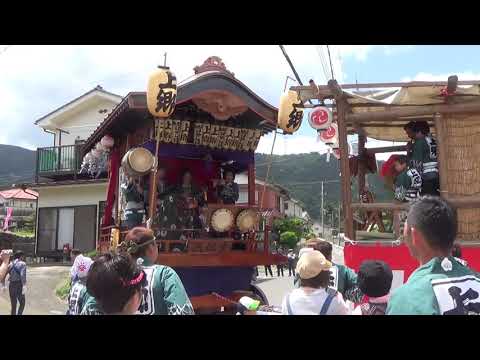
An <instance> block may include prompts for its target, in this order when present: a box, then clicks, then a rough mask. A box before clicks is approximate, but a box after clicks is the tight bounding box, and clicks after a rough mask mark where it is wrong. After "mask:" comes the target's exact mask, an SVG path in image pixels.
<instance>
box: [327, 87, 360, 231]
mask: <svg viewBox="0 0 480 360" xmlns="http://www.w3.org/2000/svg"><path fill="white" fill-rule="evenodd" d="M328 85H329V87H330V89H331V91H332V93H334V94H335V95H336V98H335V102H336V105H337V114H338V118H337V122H338V141H339V146H340V167H341V170H340V171H341V173H342V176H341V182H342V202H343V212H344V224H345V225H344V227H345V230H344V231H345V235H346V237H347V238H349V239H352V240H355V233H354V231H353V213H352V209H351V207H350V204H351V202H352V188H351V185H350V184H351V178H350V166H349V158H348V143H347V124H346V121H345V119H346V112H347V107H348V104H347V102H346V101H345V99H344V98H343V92H342V90H341V89H340V88H339V87H338V83H337V81H336V80H330V81H329V82H328Z"/></svg>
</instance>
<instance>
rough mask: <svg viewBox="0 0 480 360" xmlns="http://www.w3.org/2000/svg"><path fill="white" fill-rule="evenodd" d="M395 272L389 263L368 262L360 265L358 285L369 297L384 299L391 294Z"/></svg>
mask: <svg viewBox="0 0 480 360" xmlns="http://www.w3.org/2000/svg"><path fill="white" fill-rule="evenodd" d="M392 280H393V272H392V269H391V268H390V266H388V264H387V263H385V262H383V261H380V260H366V261H364V262H362V264H361V265H360V269H359V270H358V274H357V284H358V287H359V288H360V290H361V291H362V293H363V294H365V295H367V296H368V297H382V296H385V295H387V294H388V293H389V292H390V288H391V287H392Z"/></svg>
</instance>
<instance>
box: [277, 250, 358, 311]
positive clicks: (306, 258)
mask: <svg viewBox="0 0 480 360" xmlns="http://www.w3.org/2000/svg"><path fill="white" fill-rule="evenodd" d="M331 267H332V263H331V262H330V261H328V260H327V259H326V258H325V256H324V255H323V254H322V253H321V252H320V251H317V250H311V251H307V252H304V253H303V254H302V256H300V258H299V259H298V262H297V267H296V272H297V273H298V275H299V277H300V287H299V288H297V289H293V290H292V291H291V292H290V293H289V294H288V295H287V296H286V297H285V299H284V300H283V303H282V314H284V315H348V314H349V309H348V306H347V304H346V303H345V301H344V300H343V296H342V294H341V293H339V292H338V291H337V290H335V289H332V288H329V287H328V285H329V283H330V276H331V273H330V268H331Z"/></svg>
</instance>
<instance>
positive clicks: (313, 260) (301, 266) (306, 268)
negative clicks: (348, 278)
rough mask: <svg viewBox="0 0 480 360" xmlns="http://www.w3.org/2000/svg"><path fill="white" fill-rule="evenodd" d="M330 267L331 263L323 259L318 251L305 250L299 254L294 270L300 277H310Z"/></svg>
mask: <svg viewBox="0 0 480 360" xmlns="http://www.w3.org/2000/svg"><path fill="white" fill-rule="evenodd" d="M331 267H332V263H331V262H330V261H328V260H327V259H325V256H323V254H322V253H321V252H320V251H317V250H311V251H307V252H305V253H303V254H302V256H300V258H299V259H298V262H297V268H296V271H297V272H298V275H299V276H300V278H301V279H305V280H306V279H311V278H314V277H315V276H317V275H318V274H320V273H321V272H322V271H327V270H329V269H330V268H331Z"/></svg>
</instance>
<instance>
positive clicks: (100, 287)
mask: <svg viewBox="0 0 480 360" xmlns="http://www.w3.org/2000/svg"><path fill="white" fill-rule="evenodd" d="M145 285H146V275H145V273H144V272H143V271H142V270H141V269H140V268H139V267H138V266H137V264H136V263H135V261H134V260H133V259H132V258H131V257H130V256H128V255H127V254H115V253H106V254H103V255H101V256H99V257H98V259H97V260H95V262H94V263H93V264H92V266H91V267H90V271H89V272H88V277H87V291H88V293H89V294H91V295H92V296H93V297H94V298H95V300H97V302H98V303H99V305H100V307H101V309H102V310H103V311H104V312H105V313H106V314H116V313H122V312H124V311H125V307H126V305H127V304H128V303H129V302H130V301H132V298H133V297H134V296H141V291H142V287H143V286H145ZM135 311H136V310H135ZM135 311H133V313H134V312H135Z"/></svg>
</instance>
